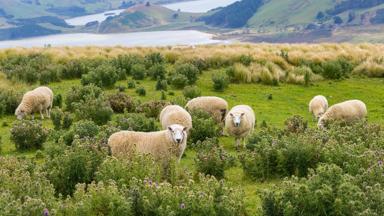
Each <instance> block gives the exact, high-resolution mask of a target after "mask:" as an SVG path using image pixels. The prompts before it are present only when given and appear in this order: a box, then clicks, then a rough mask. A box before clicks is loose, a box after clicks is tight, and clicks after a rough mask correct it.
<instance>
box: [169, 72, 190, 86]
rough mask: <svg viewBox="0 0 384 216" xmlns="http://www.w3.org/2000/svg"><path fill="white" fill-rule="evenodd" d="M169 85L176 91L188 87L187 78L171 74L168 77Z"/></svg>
mask: <svg viewBox="0 0 384 216" xmlns="http://www.w3.org/2000/svg"><path fill="white" fill-rule="evenodd" d="M169 80H170V81H169V83H171V84H172V86H173V87H175V88H177V89H182V88H184V87H185V86H186V85H188V78H187V77H186V76H185V75H183V74H173V75H171V76H170V77H169Z"/></svg>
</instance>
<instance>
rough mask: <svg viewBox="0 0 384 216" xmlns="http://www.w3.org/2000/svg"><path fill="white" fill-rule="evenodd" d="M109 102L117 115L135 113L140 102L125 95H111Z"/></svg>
mask: <svg viewBox="0 0 384 216" xmlns="http://www.w3.org/2000/svg"><path fill="white" fill-rule="evenodd" d="M108 101H109V104H110V105H111V108H112V110H113V111H114V112H115V113H123V112H124V111H125V110H126V111H127V112H133V111H134V110H135V108H136V106H137V105H138V101H136V100H134V99H133V98H132V97H130V96H128V95H126V94H124V93H117V94H113V95H110V96H109V97H108Z"/></svg>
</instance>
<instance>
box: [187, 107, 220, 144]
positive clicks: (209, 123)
mask: <svg viewBox="0 0 384 216" xmlns="http://www.w3.org/2000/svg"><path fill="white" fill-rule="evenodd" d="M191 116H192V125H193V127H192V129H191V130H190V134H189V137H188V144H189V145H190V146H194V145H195V144H196V143H197V142H198V141H200V142H202V141H204V140H205V139H208V138H214V137H217V136H219V134H220V128H219V126H218V125H217V124H216V122H215V121H214V120H213V119H212V117H211V116H210V115H209V114H208V113H206V112H204V111H201V110H194V111H193V112H192V113H191Z"/></svg>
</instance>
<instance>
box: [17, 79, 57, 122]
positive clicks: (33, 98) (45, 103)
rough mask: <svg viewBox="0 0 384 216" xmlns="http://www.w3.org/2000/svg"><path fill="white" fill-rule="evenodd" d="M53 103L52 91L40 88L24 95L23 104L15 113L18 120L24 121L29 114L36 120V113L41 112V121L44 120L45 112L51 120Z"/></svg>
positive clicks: (43, 87)
mask: <svg viewBox="0 0 384 216" xmlns="http://www.w3.org/2000/svg"><path fill="white" fill-rule="evenodd" d="M52 103H53V92H52V90H51V89H50V88H48V87H45V86H42V87H38V88H36V89H34V90H32V91H28V92H27V93H25V94H24V96H23V99H22V100H21V103H20V104H19V106H18V107H17V109H16V111H15V115H16V116H17V118H18V119H23V118H24V117H25V116H27V115H28V114H31V115H32V119H34V113H36V112H39V113H40V115H41V119H44V115H43V111H44V112H45V113H46V114H47V117H48V118H49V117H50V115H51V109H52Z"/></svg>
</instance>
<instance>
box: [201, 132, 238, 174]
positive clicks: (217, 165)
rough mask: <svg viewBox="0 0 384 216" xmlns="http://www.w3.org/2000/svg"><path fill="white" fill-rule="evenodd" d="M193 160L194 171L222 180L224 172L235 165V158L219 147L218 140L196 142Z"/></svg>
mask: <svg viewBox="0 0 384 216" xmlns="http://www.w3.org/2000/svg"><path fill="white" fill-rule="evenodd" d="M196 146H198V151H197V156H196V158H195V166H196V171H197V172H200V173H204V174H206V175H211V176H215V177H216V178H218V179H222V178H224V171H225V170H226V169H228V168H230V167H232V166H234V165H235V158H234V157H233V156H231V155H230V154H228V153H227V152H226V151H225V150H224V149H223V147H221V146H220V144H219V141H218V139H215V138H213V139H211V138H209V139H206V140H204V141H203V142H201V141H198V143H197V144H196Z"/></svg>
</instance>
